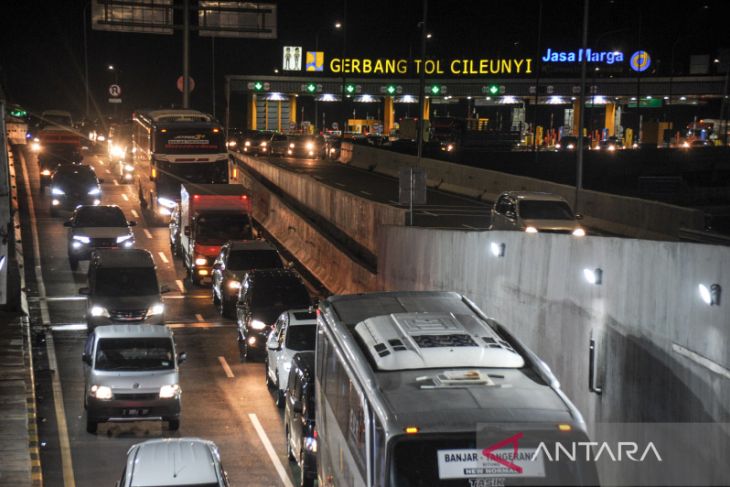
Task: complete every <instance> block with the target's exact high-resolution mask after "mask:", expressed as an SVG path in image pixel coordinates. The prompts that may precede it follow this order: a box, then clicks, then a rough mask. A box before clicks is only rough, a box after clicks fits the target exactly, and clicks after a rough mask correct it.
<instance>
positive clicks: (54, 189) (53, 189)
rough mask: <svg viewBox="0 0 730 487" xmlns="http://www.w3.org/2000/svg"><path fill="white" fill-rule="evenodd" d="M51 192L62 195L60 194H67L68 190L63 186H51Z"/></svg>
mask: <svg viewBox="0 0 730 487" xmlns="http://www.w3.org/2000/svg"><path fill="white" fill-rule="evenodd" d="M51 194H55V195H59V196H60V195H64V194H66V192H65V191H64V190H62V189H61V188H51Z"/></svg>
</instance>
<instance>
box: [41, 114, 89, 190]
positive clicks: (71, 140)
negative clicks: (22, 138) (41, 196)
mask: <svg viewBox="0 0 730 487" xmlns="http://www.w3.org/2000/svg"><path fill="white" fill-rule="evenodd" d="M31 151H32V152H34V153H35V154H37V156H38V165H39V167H40V171H41V190H42V189H43V188H45V187H46V186H47V185H48V183H49V182H50V180H51V175H52V174H53V171H54V170H55V169H56V167H58V166H59V165H61V164H75V163H80V162H81V160H82V159H83V156H82V155H81V136H80V135H79V134H78V133H76V132H74V131H73V130H72V129H71V128H64V127H57V126H48V127H46V128H43V129H42V130H41V131H40V132H38V135H37V136H36V137H35V138H34V139H33V142H32V143H31Z"/></svg>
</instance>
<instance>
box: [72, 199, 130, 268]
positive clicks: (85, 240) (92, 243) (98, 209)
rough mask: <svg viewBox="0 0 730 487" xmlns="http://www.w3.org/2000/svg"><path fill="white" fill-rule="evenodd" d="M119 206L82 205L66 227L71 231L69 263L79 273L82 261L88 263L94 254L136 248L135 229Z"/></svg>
mask: <svg viewBox="0 0 730 487" xmlns="http://www.w3.org/2000/svg"><path fill="white" fill-rule="evenodd" d="M136 224H137V222H134V221H127V218H126V217H125V216H124V212H123V211H122V209H121V208H119V207H118V206H117V205H98V206H97V205H80V206H77V207H76V209H75V210H74V212H73V216H72V217H71V218H70V219H69V220H68V221H66V222H64V224H63V225H64V226H65V227H67V228H68V261H69V263H70V264H71V269H72V270H76V269H77V268H78V266H79V261H81V260H88V259H89V257H90V256H91V252H92V251H93V250H95V249H101V248H109V249H114V248H127V249H128V248H131V247H133V246H134V233H132V227H133V226H135V225H136Z"/></svg>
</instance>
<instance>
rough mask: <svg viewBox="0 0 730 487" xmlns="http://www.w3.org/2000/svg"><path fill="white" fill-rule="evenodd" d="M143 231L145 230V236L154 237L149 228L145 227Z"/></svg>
mask: <svg viewBox="0 0 730 487" xmlns="http://www.w3.org/2000/svg"><path fill="white" fill-rule="evenodd" d="M142 231H143V232H144V236H145V237H147V238H150V239H151V238H152V234H151V233H150V231H149V230H147V229H146V228H145V229H143V230H142Z"/></svg>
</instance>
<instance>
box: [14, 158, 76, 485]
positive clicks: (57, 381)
mask: <svg viewBox="0 0 730 487" xmlns="http://www.w3.org/2000/svg"><path fill="white" fill-rule="evenodd" d="M21 160H22V169H23V183H24V186H25V195H26V199H27V201H28V216H29V217H30V225H31V234H32V236H33V258H34V259H35V275H36V285H37V286H38V296H39V297H40V298H41V300H40V308H41V321H42V323H43V326H47V325H48V324H49V323H50V322H51V320H50V314H49V313H48V305H47V303H46V285H45V283H44V281H43V269H42V268H41V249H40V243H39V242H40V241H39V239H38V224H37V220H36V214H35V206H34V204H33V193H32V192H31V188H30V179H29V177H28V167H27V163H26V161H25V155H23V157H21ZM46 353H47V354H48V367H49V368H50V369H51V370H52V371H53V372H54V373H53V374H52V379H51V389H52V391H53V402H54V409H55V413H56V426H57V428H58V443H59V446H60V448H61V469H62V471H63V485H64V486H65V487H76V481H75V480H74V466H73V459H72V457H71V442H70V440H69V437H68V425H67V424H66V410H65V408H64V405H63V388H62V387H61V378H60V375H61V374H59V373H58V361H57V360H56V349H55V346H54V344H53V332H50V333H48V334H46Z"/></svg>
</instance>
